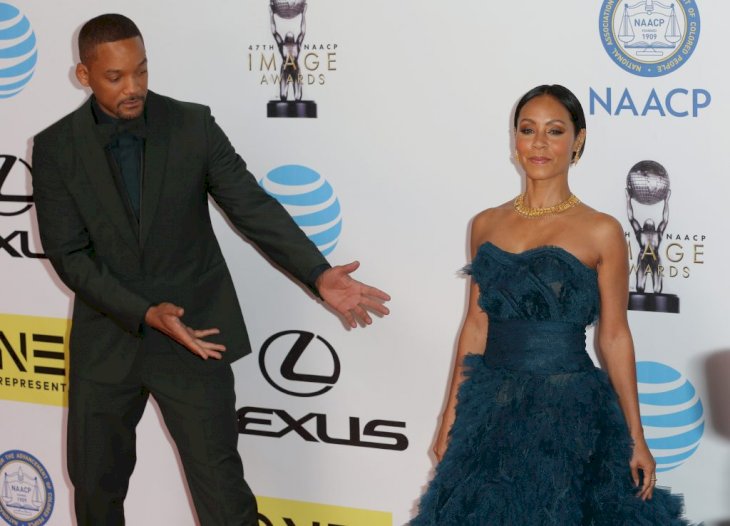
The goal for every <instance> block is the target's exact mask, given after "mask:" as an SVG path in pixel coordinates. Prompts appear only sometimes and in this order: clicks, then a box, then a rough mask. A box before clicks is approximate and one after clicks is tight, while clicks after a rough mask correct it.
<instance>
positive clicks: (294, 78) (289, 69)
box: [266, 0, 317, 118]
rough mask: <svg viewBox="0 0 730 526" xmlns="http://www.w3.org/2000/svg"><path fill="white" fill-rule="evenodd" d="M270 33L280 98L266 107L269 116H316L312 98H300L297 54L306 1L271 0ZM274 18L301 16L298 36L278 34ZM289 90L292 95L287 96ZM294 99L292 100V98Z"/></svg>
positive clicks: (301, 35)
mask: <svg viewBox="0 0 730 526" xmlns="http://www.w3.org/2000/svg"><path fill="white" fill-rule="evenodd" d="M269 8H270V11H271V33H272V34H273V35H274V40H275V41H276V45H277V47H278V48H279V54H280V55H281V61H282V62H281V70H280V79H279V100H272V101H269V103H268V104H267V106H266V115H267V116H268V117H310V118H313V117H316V116H317V104H316V103H315V102H314V101H313V100H302V78H303V75H302V72H301V70H300V68H299V54H300V52H301V50H302V42H304V34H305V33H306V22H305V18H304V15H305V13H306V11H307V0H271V2H270V4H269ZM276 17H279V18H280V19H281V20H283V21H292V20H294V19H296V17H301V20H300V23H299V29H298V33H299V34H298V35H297V36H295V35H294V32H293V31H287V32H286V33H285V34H284V36H283V37H282V36H281V33H280V32H279V29H278V28H277V25H276V24H277V22H276ZM290 92H291V98H290ZM292 99H293V100H292Z"/></svg>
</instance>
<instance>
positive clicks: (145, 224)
mask: <svg viewBox="0 0 730 526" xmlns="http://www.w3.org/2000/svg"><path fill="white" fill-rule="evenodd" d="M146 110H147V139H146V142H145V155H144V172H143V175H142V207H141V212H140V218H139V228H140V246H141V247H143V246H144V244H145V241H146V240H147V236H148V235H149V232H150V226H151V225H152V221H153V220H154V218H155V213H156V212H157V204H158V203H159V201H160V193H161V191H162V183H163V181H164V178H165V167H166V165H167V151H168V145H169V142H170V120H169V115H168V114H169V110H168V108H167V104H166V103H165V101H164V99H163V98H162V97H160V96H159V95H157V94H155V93H152V92H148V93H147V104H146Z"/></svg>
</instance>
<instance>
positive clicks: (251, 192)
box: [205, 108, 330, 295]
mask: <svg viewBox="0 0 730 526" xmlns="http://www.w3.org/2000/svg"><path fill="white" fill-rule="evenodd" d="M205 121H206V122H205V126H206V133H207V141H208V144H207V147H208V179H207V184H208V191H209V193H210V194H211V195H212V196H213V199H215V201H216V203H218V205H220V207H221V208H222V209H223V211H224V212H225V213H226V215H227V216H228V218H229V219H230V220H231V222H232V223H233V224H234V225H235V227H236V228H237V229H238V231H239V232H241V234H243V235H244V236H246V237H247V238H248V239H250V240H251V241H253V242H254V243H255V244H256V245H257V246H258V247H259V248H261V250H262V251H263V252H264V253H265V254H266V255H267V256H268V257H269V258H271V259H272V260H273V261H274V262H275V263H277V264H278V265H279V266H281V267H282V268H284V269H285V270H286V271H288V272H289V273H291V274H292V275H293V276H294V277H295V278H296V279H297V280H299V281H300V282H301V283H303V284H305V285H307V286H308V287H309V289H310V290H311V291H312V292H313V293H314V294H315V295H319V294H318V292H317V290H316V288H315V286H314V280H316V278H317V277H318V276H319V275H320V274H321V273H322V271H323V270H326V269H327V268H329V266H330V265H329V263H327V260H326V259H325V258H324V256H322V253H321V252H320V251H319V249H317V247H316V246H315V245H314V243H312V242H311V241H310V240H309V239H308V238H307V236H306V235H305V234H304V232H302V230H301V229H300V228H299V227H298V226H297V224H296V223H295V222H294V220H293V219H292V218H291V216H290V215H289V213H288V212H287V211H286V210H285V209H284V207H283V206H281V204H279V202H278V201H277V200H276V199H274V198H273V197H271V196H269V195H268V194H267V193H266V192H265V191H264V190H263V189H262V188H261V186H259V184H258V183H257V181H256V179H255V178H254V176H253V175H252V174H251V173H250V172H249V171H248V170H247V169H246V163H245V162H244V160H243V159H242V158H241V157H240V156H239V155H238V154H237V153H236V152H235V150H234V148H233V146H232V145H231V143H230V141H229V140H228V137H226V135H225V133H223V130H221V128H220V126H218V124H217V123H216V122H215V119H214V118H213V116H212V115H211V114H210V110H209V109H208V108H206V114H205Z"/></svg>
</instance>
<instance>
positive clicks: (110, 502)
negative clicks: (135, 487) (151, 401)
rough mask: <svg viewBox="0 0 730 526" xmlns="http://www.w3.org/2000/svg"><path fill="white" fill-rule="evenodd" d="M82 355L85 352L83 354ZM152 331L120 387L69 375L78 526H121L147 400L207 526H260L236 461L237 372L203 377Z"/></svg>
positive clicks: (225, 368) (71, 465) (72, 469)
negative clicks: (155, 408) (175, 451)
mask: <svg viewBox="0 0 730 526" xmlns="http://www.w3.org/2000/svg"><path fill="white" fill-rule="evenodd" d="M81 352H83V351H81ZM175 352H179V351H177V350H175V349H173V347H172V346H171V344H170V342H169V341H168V339H167V337H165V336H163V335H162V334H160V333H158V332H157V331H154V330H152V329H148V334H146V336H145V339H144V344H143V346H142V350H141V352H140V353H139V354H138V357H137V359H136V361H135V364H134V366H133V368H132V371H131V372H130V373H129V375H128V376H127V377H126V378H125V380H124V381H123V382H121V383H119V384H102V383H96V382H93V381H89V380H86V379H80V378H77V377H75V376H74V375H73V371H72V373H71V381H70V388H69V413H68V471H69V475H70V477H71V481H72V483H73V485H74V490H75V492H74V503H75V508H76V519H77V522H78V524H79V525H80V526H117V525H123V524H124V509H123V503H124V498H125V496H126V494H127V488H128V486H129V477H130V476H131V474H132V471H133V469H134V464H135V461H136V452H135V446H136V433H135V428H136V426H137V423H138V422H139V420H140V418H141V417H142V413H143V412H144V408H145V406H146V404H147V398H148V397H149V395H150V394H152V396H153V397H154V398H155V400H156V401H157V403H158V405H159V407H160V410H161V412H162V415H163V418H164V420H165V424H166V425H167V429H168V430H169V431H170V435H171V436H172V438H173V440H174V441H175V444H176V445H177V449H178V452H179V454H180V459H181V460H182V464H183V467H184V470H185V476H186V478H187V482H188V487H189V489H190V493H191V495H192V498H193V502H194V504H195V509H196V511H197V513H198V518H199V520H200V524H201V525H202V526H255V525H257V524H258V520H257V509H256V500H255V498H254V496H253V494H252V493H251V490H250V489H249V487H248V484H246V482H245V480H244V478H243V465H242V463H241V458H240V456H239V454H238V448H237V443H238V430H237V424H236V408H235V392H234V385H233V372H232V371H231V368H230V366H228V365H223V366H221V367H219V368H217V369H216V370H215V371H214V372H212V373H209V374H204V373H198V372H196V371H194V370H193V369H192V368H189V367H188V366H186V365H185V364H183V363H182V362H181V361H180V359H179V358H178V357H177V356H175V355H174V353H175Z"/></svg>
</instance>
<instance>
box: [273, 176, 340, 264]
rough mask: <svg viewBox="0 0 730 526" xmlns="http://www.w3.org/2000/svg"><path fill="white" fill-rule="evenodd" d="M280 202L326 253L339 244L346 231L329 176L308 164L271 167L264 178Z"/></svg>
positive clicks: (311, 239) (321, 250)
mask: <svg viewBox="0 0 730 526" xmlns="http://www.w3.org/2000/svg"><path fill="white" fill-rule="evenodd" d="M260 184H261V186H262V187H263V189H264V190H266V193H268V194H269V195H270V196H272V197H274V198H275V199H276V200H277V201H279V202H280V203H281V204H282V205H283V206H284V208H286V211H287V212H289V215H291V216H292V218H293V219H294V221H295V222H296V224H297V225H299V228H301V229H302V230H303V231H304V233H305V234H307V237H308V238H309V240H310V241H312V243H314V244H315V245H317V248H318V249H319V250H320V252H322V254H323V255H325V256H326V255H328V254H329V253H330V252H332V251H333V250H334V249H335V247H336V246H337V241H338V240H339V238H340V233H341V232H342V215H341V214H340V201H339V200H338V199H337V196H336V195H335V192H334V190H333V189H332V186H331V185H330V184H329V183H328V182H327V180H326V179H325V178H323V177H322V176H321V175H319V174H318V173H317V172H315V171H314V170H312V169H311V168H307V167H306V166H300V165H296V164H288V165H284V166H280V167H278V168H275V169H273V170H271V171H270V172H269V173H268V174H267V175H266V177H265V178H264V179H262V180H261V181H260Z"/></svg>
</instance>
